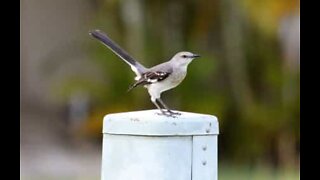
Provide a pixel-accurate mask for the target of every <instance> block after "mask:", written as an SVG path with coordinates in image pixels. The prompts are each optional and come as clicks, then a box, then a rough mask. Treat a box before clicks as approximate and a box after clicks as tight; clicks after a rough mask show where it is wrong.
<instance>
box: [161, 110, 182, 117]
mask: <svg viewBox="0 0 320 180" xmlns="http://www.w3.org/2000/svg"><path fill="white" fill-rule="evenodd" d="M157 114H158V115H162V116H167V117H172V118H176V117H177V115H181V113H178V112H173V111H170V110H167V111H161V113H157Z"/></svg>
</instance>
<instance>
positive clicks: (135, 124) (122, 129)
mask: <svg viewBox="0 0 320 180" xmlns="http://www.w3.org/2000/svg"><path fill="white" fill-rule="evenodd" d="M159 112H160V111H159V110H144V111H134V112H124V113H115V114H108V115H106V116H105V117H104V120H103V133H106V134H122V135H141V136H189V135H217V134H219V124H218V119H217V118H216V117H215V116H212V115H207V114H198V113H191V112H181V111H178V112H180V113H181V115H178V116H176V117H175V118H173V117H167V116H164V115H159Z"/></svg>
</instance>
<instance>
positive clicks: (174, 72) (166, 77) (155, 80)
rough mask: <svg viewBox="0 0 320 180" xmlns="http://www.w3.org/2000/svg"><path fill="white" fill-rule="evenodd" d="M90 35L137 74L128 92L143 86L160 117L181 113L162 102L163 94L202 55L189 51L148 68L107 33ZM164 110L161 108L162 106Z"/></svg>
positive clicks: (100, 32) (183, 77)
mask: <svg viewBox="0 0 320 180" xmlns="http://www.w3.org/2000/svg"><path fill="white" fill-rule="evenodd" d="M89 35H91V36H92V37H94V38H95V39H97V40H99V41H100V42H101V43H102V44H103V45H105V46H107V47H108V48H109V49H110V50H111V51H112V52H113V53H115V54H116V55H117V56H119V57H120V58H121V59H122V60H123V61H124V62H125V63H127V64H128V65H129V66H130V67H131V70H132V71H133V72H134V73H135V74H136V77H135V78H134V80H135V82H134V83H133V84H132V85H130V86H129V89H128V91H130V90H132V89H133V88H135V87H137V86H143V87H145V88H146V89H147V90H148V93H149V95H150V100H151V102H152V103H153V104H154V105H155V106H156V107H157V109H158V110H159V111H160V112H161V113H158V114H160V115H165V116H170V117H176V115H181V113H179V112H174V111H172V110H171V109H170V108H169V107H168V106H167V105H166V104H165V103H164V102H163V101H162V100H161V94H162V93H163V92H165V91H168V90H170V89H173V88H175V87H177V86H178V85H179V84H180V83H181V82H182V81H183V80H184V79H185V77H186V75H187V68H188V65H189V64H190V63H191V62H192V61H193V60H194V59H196V58H199V57H200V55H198V54H194V53H191V52H188V51H181V52H178V53H176V54H175V55H174V56H173V57H172V58H171V59H170V60H169V61H166V62H163V63H161V64H158V65H155V66H153V67H150V68H147V67H145V66H143V65H142V64H140V63H139V62H138V61H137V60H135V59H134V58H133V57H132V56H131V55H129V54H128V53H127V52H126V51H125V50H123V49H122V48H121V47H120V46H119V45H118V44H116V43H115V42H114V41H113V40H112V39H111V38H109V37H108V36H107V35H106V33H104V32H102V31H101V30H98V29H96V30H92V31H89ZM160 105H161V106H162V107H163V108H161V106H160Z"/></svg>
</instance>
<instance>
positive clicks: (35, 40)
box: [20, 0, 300, 180]
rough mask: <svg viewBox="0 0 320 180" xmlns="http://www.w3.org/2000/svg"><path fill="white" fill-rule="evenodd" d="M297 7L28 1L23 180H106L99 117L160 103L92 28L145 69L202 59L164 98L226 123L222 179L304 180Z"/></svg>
mask: <svg viewBox="0 0 320 180" xmlns="http://www.w3.org/2000/svg"><path fill="white" fill-rule="evenodd" d="M299 3H300V2H299V1H296V0H281V1H278V0H259V1H258V0H241V1H237V0H212V1H209V0H184V1H182V0H170V1H169V0H150V1H147V0H91V1H88V0H68V1H64V0H55V1H53V0H51V1H50V0H22V1H20V5H21V45H20V46H21V60H20V62H21V67H20V72H21V81H20V85H21V142H20V144H21V179H25V180H26V179H100V163H101V135H102V134H101V128H102V118H103V116H104V115H105V114H108V113H116V112H124V111H136V110H143V109H151V108H154V105H153V104H152V103H151V102H150V100H149V95H148V93H147V92H146V91H145V89H143V88H136V89H134V90H133V91H131V92H129V93H127V92H126V91H127V88H128V87H129V85H130V84H131V83H132V82H133V77H134V74H133V73H132V72H131V71H130V68H129V67H128V66H127V65H126V64H125V63H123V62H121V61H120V60H119V58H118V57H117V56H115V55H114V54H113V53H112V52H111V51H110V50H109V49H107V48H106V47H105V46H103V45H101V44H100V43H99V42H98V41H96V40H94V39H93V38H92V37H90V36H89V35H88V32H89V30H93V29H100V30H102V31H104V32H106V33H107V34H108V35H109V36H110V37H111V38H112V39H113V40H114V41H115V42H117V43H118V44H119V45H120V46H122V47H123V48H124V49H125V50H127V51H128V52H129V53H130V54H131V55H132V56H133V57H135V58H136V59H138V60H139V61H140V62H141V63H142V64H144V65H145V66H147V67H150V66H153V65H155V64H158V63H161V62H163V61H167V60H169V59H170V58H171V57H172V56H173V55H174V54H175V53H176V52H179V51H191V52H194V53H197V54H200V55H201V58H199V59H198V60H196V61H193V63H191V64H190V66H189V68H188V76H187V77H186V79H185V80H184V81H183V83H182V84H181V85H180V86H178V87H177V88H175V89H174V90H171V91H168V92H166V93H163V99H164V101H165V102H167V104H168V105H170V107H172V108H173V109H178V110H182V111H190V112H197V113H206V114H212V115H216V116H217V117H218V118H219V123H220V135H219V179H220V180H229V179H230V180H232V179H237V180H239V179H240V180H242V179H244V180H247V179H249V180H250V179H254V180H256V179H279V180H286V179H288V180H289V179H290V180H291V179H300V166H299V163H300V162H299V161H300V4H299Z"/></svg>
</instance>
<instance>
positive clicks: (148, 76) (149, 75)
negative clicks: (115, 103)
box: [128, 71, 172, 91]
mask: <svg viewBox="0 0 320 180" xmlns="http://www.w3.org/2000/svg"><path fill="white" fill-rule="evenodd" d="M171 73H172V72H171V71H167V72H165V71H148V72H146V73H144V74H142V77H141V78H140V79H139V80H138V81H136V82H135V83H134V84H132V85H131V86H130V87H129V89H128V91H130V90H131V89H133V88H135V87H137V86H139V85H146V84H153V83H156V82H160V81H163V80H165V79H166V78H168V76H169V75H170V74H171Z"/></svg>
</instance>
